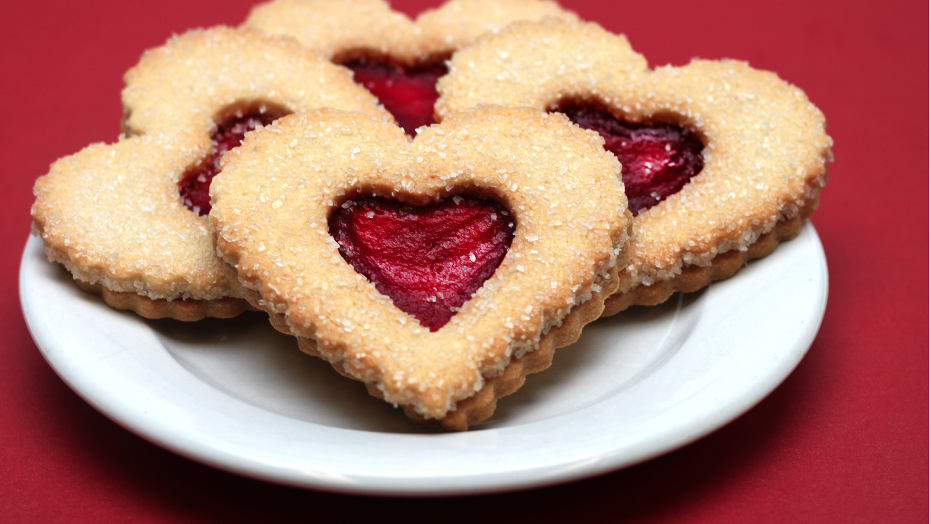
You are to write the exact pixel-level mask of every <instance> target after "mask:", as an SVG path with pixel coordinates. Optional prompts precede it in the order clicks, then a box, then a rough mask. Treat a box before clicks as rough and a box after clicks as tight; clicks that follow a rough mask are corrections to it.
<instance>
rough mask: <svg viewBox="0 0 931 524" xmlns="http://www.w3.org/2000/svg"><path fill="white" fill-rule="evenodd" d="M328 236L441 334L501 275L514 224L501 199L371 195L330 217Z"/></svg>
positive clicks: (409, 310)
mask: <svg viewBox="0 0 931 524" xmlns="http://www.w3.org/2000/svg"><path fill="white" fill-rule="evenodd" d="M330 234H331V235H332V236H333V238H334V239H335V240H336V242H337V243H338V244H339V246H340V247H339V252H340V254H341V255H343V258H344V259H346V261H347V262H349V263H350V264H351V265H352V267H353V268H355V270H356V271H358V272H359V273H361V274H363V275H365V277H366V278H368V279H369V281H370V282H372V283H373V284H375V287H376V288H377V289H378V291H380V292H382V293H383V294H385V295H387V296H389V297H391V300H392V302H394V305H395V306H397V307H398V309H400V310H401V311H405V312H407V313H409V314H410V315H411V316H412V317H414V318H416V319H417V320H419V321H420V323H421V324H423V325H424V326H425V327H427V328H428V329H429V330H430V331H436V330H438V329H440V328H441V327H443V326H445V325H446V324H447V323H448V322H449V319H451V318H453V315H455V314H456V311H458V310H459V306H461V305H462V304H464V303H465V301H466V300H468V299H469V298H471V297H472V293H475V290H477V289H478V288H480V287H481V286H482V284H484V283H485V281H486V280H488V279H489V278H490V277H491V275H493V274H494V273H495V269H497V268H498V266H499V265H500V264H501V261H502V260H504V256H505V255H506V254H507V252H508V248H509V247H510V246H511V242H512V241H513V240H514V221H513V220H511V218H510V215H509V213H508V212H507V211H506V210H505V208H504V207H503V206H502V205H501V204H498V203H496V202H492V201H487V200H481V199H478V198H472V197H466V198H463V197H459V196H457V197H455V198H450V199H447V200H444V201H443V202H440V203H437V204H432V205H429V206H418V207H413V206H409V205H405V204H402V203H400V202H398V201H396V200H389V199H386V198H372V197H368V198H360V199H358V200H348V201H346V202H344V203H343V204H342V205H341V206H340V207H339V208H338V209H337V210H336V211H335V212H334V213H333V214H332V215H330Z"/></svg>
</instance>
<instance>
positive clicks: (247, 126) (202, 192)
mask: <svg viewBox="0 0 931 524" xmlns="http://www.w3.org/2000/svg"><path fill="white" fill-rule="evenodd" d="M281 116H283V115H282V114H279V113H275V114H272V113H270V112H267V111H260V110H258V109H256V110H242V109H241V110H237V111H234V112H233V113H232V114H231V115H230V116H229V117H227V118H225V119H223V120H222V121H221V122H219V123H218V124H217V130H216V131H214V132H213V134H212V135H210V140H211V141H212V142H213V144H214V147H213V153H212V154H211V155H210V157H209V158H207V159H206V160H205V161H204V162H202V163H201V164H200V165H199V166H197V167H196V168H194V169H192V170H190V171H188V172H187V173H185V174H184V176H182V177H181V181H180V182H178V189H179V190H180V192H181V201H182V202H184V205H185V206H187V208H188V209H190V210H191V211H193V212H195V213H197V214H199V215H201V216H203V215H206V214H207V213H209V212H210V182H212V181H213V177H215V176H217V173H219V172H220V158H222V157H223V155H224V154H226V152H227V151H229V150H230V149H233V148H234V147H237V146H239V144H241V143H242V139H243V138H244V137H245V136H246V133H248V132H249V131H252V130H253V129H255V128H256V127H259V126H267V125H269V124H271V123H272V122H274V121H275V120H277V119H278V118H279V117H281Z"/></svg>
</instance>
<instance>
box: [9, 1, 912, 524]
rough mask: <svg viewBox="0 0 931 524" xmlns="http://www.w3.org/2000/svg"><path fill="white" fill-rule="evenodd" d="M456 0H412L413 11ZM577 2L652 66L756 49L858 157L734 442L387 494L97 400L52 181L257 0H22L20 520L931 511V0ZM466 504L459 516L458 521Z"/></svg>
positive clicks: (852, 515) (18, 102)
mask: <svg viewBox="0 0 931 524" xmlns="http://www.w3.org/2000/svg"><path fill="white" fill-rule="evenodd" d="M435 3H438V0H437V1H436V2H433V1H425V0H407V1H403V0H396V1H395V2H394V4H395V7H396V8H398V9H401V10H403V11H406V12H407V13H409V14H413V13H416V12H418V11H419V10H421V9H423V8H424V7H428V6H430V5H434V4H435ZM564 5H566V6H567V7H569V8H572V9H574V10H576V11H577V12H579V13H580V14H581V15H582V16H583V17H585V18H587V19H590V20H595V21H598V22H600V23H601V24H602V25H604V26H605V27H607V28H608V29H609V30H612V31H615V32H623V33H626V34H627V35H628V37H629V38H630V40H631V42H632V44H633V46H634V48H635V49H637V50H638V51H640V52H641V53H644V54H645V55H646V56H647V58H648V59H649V60H650V62H651V63H652V64H654V65H661V64H665V63H673V64H684V63H686V62H687V61H688V60H689V59H690V58H692V57H703V58H725V57H729V58H739V59H743V60H747V61H749V62H750V64H751V65H753V66H755V67H757V68H761V69H769V70H773V71H776V72H778V73H779V75H780V76H782V78H784V79H786V80H788V81H790V82H792V83H794V84H796V85H798V86H800V87H801V88H803V89H804V90H805V91H806V92H807V93H808V95H809V97H810V98H811V100H812V101H813V102H814V103H815V104H816V105H818V106H819V107H820V108H821V109H822V110H823V111H824V113H825V115H826V116H827V122H828V132H829V133H830V134H831V135H832V136H833V138H834V140H835V147H834V153H835V155H836V158H837V160H836V162H834V164H832V166H831V180H830V182H829V184H828V187H827V189H826V191H825V192H824V193H823V196H822V200H821V208H820V210H819V211H818V212H817V213H816V214H815V216H814V218H813V222H814V224H815V226H816V227H817V230H818V232H819V234H820V235H821V238H822V241H823V243H824V248H825V251H826V253H827V259H828V266H829V273H830V280H831V284H830V288H831V290H830V297H829V303H828V309H827V314H826V316H825V319H824V323H823V325H822V327H821V331H820V333H819V334H818V337H817V338H816V340H815V342H814V345H813V346H812V348H811V351H810V352H809V354H808V356H807V357H805V359H804V360H803V361H802V363H801V365H800V366H799V367H798V369H797V370H796V371H795V372H794V373H793V374H792V375H791V376H790V377H789V378H788V379H787V380H786V381H785V383H784V384H783V385H782V386H780V387H779V388H778V389H777V390H776V391H775V392H774V393H773V394H772V395H770V396H769V397H768V398H766V399H765V400H764V401H763V402H762V403H760V404H759V405H758V406H757V407H755V408H754V409H752V410H751V411H750V412H748V413H747V414H745V415H744V416H742V417H740V418H739V419H737V420H735V421H734V422H732V423H731V424H729V425H727V426H726V427H724V428H723V429H721V430H719V431H717V432H716V433H714V434H712V435H710V436H708V437H706V438H704V439H701V440H700V441H698V442H696V443H694V444H692V445H690V446H687V447H686V448H684V449H681V450H678V451H675V452H673V453H670V454H668V455H665V456H663V457H660V458H657V459H655V460H652V461H649V462H647V463H645V464H641V465H639V466H635V467H632V468H628V469H626V470H622V471H617V472H613V473H608V474H605V475H601V476H599V477H595V478H592V479H588V480H583V481H579V482H574V483H570V484H566V485H562V486H555V487H550V488H544V489H536V490H530V491H525V492H518V493H510V494H501V495H490V496H480V497H470V498H466V499H422V500H411V499H379V498H366V497H354V496H347V495H334V494H328V493H320V492H314V491H305V490H299V489H293V488H287V487H281V486H277V485H273V484H268V483H264V482H260V481H255V480H251V479H247V478H243V477H239V476H237V475H233V474H228V473H225V472H221V471H218V470H216V469H213V468H211V467H208V466H203V465H200V464H198V463H195V462H192V461H190V460H187V459H184V458H181V457H179V456H176V455H174V454H172V453H170V452H168V451H165V450H163V449H161V448H159V447H156V446H154V445H152V444H149V443H148V442H147V441H145V440H143V439H141V438H139V437H137V436H135V435H133V434H131V433H129V432H128V431H126V430H124V429H122V428H121V427H119V426H117V425H116V424H114V423H113V422H111V421H110V420H109V419H107V418H106V417H104V416H103V415H101V414H100V413H98V412H97V411H95V410H94V409H93V408H91V407H90V406H89V405H87V404H85V403H84V402H83V401H82V400H80V399H79V398H78V397H77V395H75V394H74V393H73V392H72V391H71V390H70V389H68V387H67V386H65V385H64V384H63V383H62V382H61V380H59V379H58V377H57V376H56V375H55V373H54V372H53V371H52V369H51V368H50V367H49V366H48V365H47V364H46V363H45V361H44V360H43V359H42V357H41V355H40V354H39V351H38V350H37V349H36V347H35V345H34V344H33V342H32V340H31V339H30V337H29V333H28V332H27V330H26V325H25V322H24V321H23V316H22V313H21V311H20V306H19V301H18V295H17V271H18V266H19V260H20V255H21V253H22V249H23V245H24V243H25V241H26V238H27V234H28V231H29V224H30V218H29V206H30V204H31V202H32V193H31V188H32V184H33V181H34V180H35V178H36V177H37V176H39V175H42V174H44V173H45V172H46V171H47V169H48V165H49V164H50V163H51V162H52V161H53V160H55V159H56V158H58V157H60V156H63V155H67V154H70V153H74V152H76V151H78V150H79V149H81V148H82V147H84V146H85V145H87V144H89V143H91V142H97V141H113V140H115V139H116V137H117V134H118V132H119V121H120V116H121V107H120V99H119V93H120V89H121V87H122V75H123V72H124V71H125V70H126V69H127V68H129V67H130V66H132V65H133V64H134V63H135V62H136V61H137V60H138V57H139V55H140V53H141V52H142V51H143V50H144V49H146V48H149V47H153V46H156V45H159V44H161V43H163V42H164V41H165V40H166V39H167V37H168V36H169V35H170V34H172V33H174V32H182V31H184V30H185V29H188V28H192V27H197V26H209V25H214V24H219V23H227V24H238V23H240V22H241V21H242V20H244V19H245V17H246V14H247V13H248V10H249V7H250V4H249V1H248V0H227V1H225V2H213V3H207V2H196V1H190V0H170V1H157V2H104V1H101V0H87V1H83V2H65V1H40V2H7V3H6V5H4V9H3V11H4V14H3V17H2V22H0V24H2V28H3V30H2V31H0V71H2V83H0V85H2V89H3V91H2V93H3V104H4V110H3V116H4V119H5V120H4V123H3V125H2V126H0V148H2V151H3V155H2V158H3V168H2V171H0V173H2V175H0V176H2V177H3V182H4V185H5V187H4V189H3V192H4V195H5V197H4V201H3V205H2V206H0V216H2V220H3V222H2V223H3V227H2V228H0V248H2V249H3V255H4V256H3V257H2V259H0V277H2V278H0V297H2V299H0V318H2V321H0V330H2V331H0V335H2V339H0V340H2V341H3V342H0V362H2V364H0V520H2V521H4V522H43V521H69V522H85V521H86V522H124V521H133V522H209V521H222V522H235V521H258V520H262V521H281V520H285V519H286V518H289V517H294V518H302V519H307V520H315V519H317V518H321V517H322V516H323V515H339V516H342V517H343V518H344V519H346V520H362V519H368V520H377V519H380V518H384V517H385V516H387V515H397V516H398V517H405V516H406V517H407V518H411V519H414V520H427V519H431V520H434V519H442V520H444V521H447V522H466V521H468V522H472V521H474V520H475V519H477V518H483V519H491V520H503V519H505V518H507V519H514V518H520V519H521V520H525V521H540V522H551V521H581V522H589V521H622V520H623V521H630V522H688V523H691V522H748V521H749V522H770V521H772V522H824V521H835V522H879V521H884V522H911V521H927V519H928V396H927V393H928V352H927V351H928V243H927V242H928V229H927V224H928V196H927V195H928V185H927V184H928V178H927V175H928V133H927V130H928V80H927V79H928V23H927V20H928V5H927V3H922V2H901V1H885V2H881V3H877V2H863V1H860V2H844V3H841V2H820V3H819V2H808V1H795V0H792V1H785V0H783V1H779V2H775V1H767V2H741V3H738V2H721V1H711V2H694V1H690V2H683V1H675V2H595V1H584V0H575V1H573V0H565V1H564ZM453 505H462V506H463V507H462V508H461V509H456V510H453V511H450V510H451V508H452V507H453Z"/></svg>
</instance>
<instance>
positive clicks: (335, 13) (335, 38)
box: [245, 0, 578, 136]
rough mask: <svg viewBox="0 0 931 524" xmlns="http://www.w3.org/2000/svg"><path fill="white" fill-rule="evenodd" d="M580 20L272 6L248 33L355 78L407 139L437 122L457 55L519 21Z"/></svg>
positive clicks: (523, 7) (467, 6)
mask: <svg viewBox="0 0 931 524" xmlns="http://www.w3.org/2000/svg"><path fill="white" fill-rule="evenodd" d="M543 18H554V19H561V20H577V19H578V17H577V16H576V15H575V14H574V13H571V12H569V11H566V10H564V9H562V8H561V7H559V5H558V4H556V3H555V2H550V1H541V0H510V1H507V2H502V1H500V0H451V1H449V2H447V3H445V4H444V5H442V6H441V7H439V8H437V9H429V10H427V11H424V12H423V13H421V14H420V16H418V17H417V20H416V21H414V20H411V19H410V18H409V17H408V16H407V15H405V14H404V13H400V12H398V11H395V10H393V9H391V6H389V5H388V3H387V2H385V1H384V0H275V1H273V2H269V3H266V4H261V5H258V6H256V7H255V8H253V10H252V12H251V13H250V14H249V18H248V19H247V20H246V22H245V25H246V26H247V27H250V28H253V29H257V30H259V31H262V32H265V33H268V34H273V35H284V36H290V37H293V38H295V39H297V41H299V42H300V43H301V44H302V45H304V46H306V47H309V48H311V49H314V50H316V51H320V52H322V53H324V54H325V55H326V56H328V57H329V58H330V59H331V60H333V61H334V62H335V63H337V64H341V65H344V66H346V67H348V68H349V69H351V70H352V71H353V72H354V73H355V80H356V82H358V83H359V84H360V85H363V86H365V87H366V89H368V90H369V91H371V92H372V93H373V94H375V95H376V96H377V97H378V99H379V100H380V101H381V102H382V104H383V105H384V106H385V108H386V109H387V110H388V111H389V112H391V114H392V115H394V117H395V119H396V120H397V122H398V124H399V125H400V126H401V127H403V128H404V130H405V132H406V133H407V134H408V135H410V136H414V133H415V130H416V129H417V128H419V127H421V126H424V125H430V124H432V123H434V122H435V119H434V116H433V104H434V102H436V98H437V92H436V81H437V79H438V78H440V77H441V76H443V75H444V74H446V64H445V61H446V59H447V58H449V56H450V55H451V54H452V52H453V51H455V50H456V49H459V48H461V47H464V46H466V45H468V44H469V43H471V42H472V41H473V40H475V38H477V37H478V36H479V35H481V34H482V33H485V32H487V31H492V32H493V31H499V30H500V29H501V28H503V27H505V26H507V25H508V24H510V23H512V22H515V21H518V20H540V19H543Z"/></svg>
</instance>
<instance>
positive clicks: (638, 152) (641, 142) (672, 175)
mask: <svg viewBox="0 0 931 524" xmlns="http://www.w3.org/2000/svg"><path fill="white" fill-rule="evenodd" d="M557 110H558V111H559V112H561V113H564V114H565V115H566V116H568V117H569V119H570V120H572V121H573V122H575V123H576V124H578V126H579V127H581V128H584V129H591V130H592V131H597V132H598V134H600V135H601V136H602V137H603V138H604V140H605V149H607V150H608V151H610V152H612V153H614V155H615V156H616V157H617V159H618V160H619V161H620V162H621V166H623V167H622V169H621V179H622V180H623V181H624V193H626V194H627V207H628V209H630V212H631V213H633V215H634V216H637V214H638V213H640V211H642V210H644V209H649V208H651V207H653V206H655V205H656V204H658V203H660V202H662V201H663V200H664V199H665V198H666V197H668V196H669V195H672V194H674V193H676V192H677V191H679V190H680V189H682V187H683V186H685V184H687V183H688V181H689V180H690V179H691V178H692V177H693V176H695V175H697V174H698V173H699V172H700V171H701V170H702V167H704V165H705V162H704V159H703V158H702V154H701V152H702V149H703V148H704V144H702V141H701V139H699V137H698V136H697V135H696V134H695V133H693V132H691V131H690V130H689V129H688V128H684V127H679V126H676V125H670V124H658V125H643V124H630V123H627V122H624V121H622V120H618V119H617V118H615V117H614V116H613V115H612V114H610V113H608V112H607V111H604V110H602V109H599V108H597V107H592V106H590V105H586V104H567V105H563V106H560V107H559V108H558V109H557Z"/></svg>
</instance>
